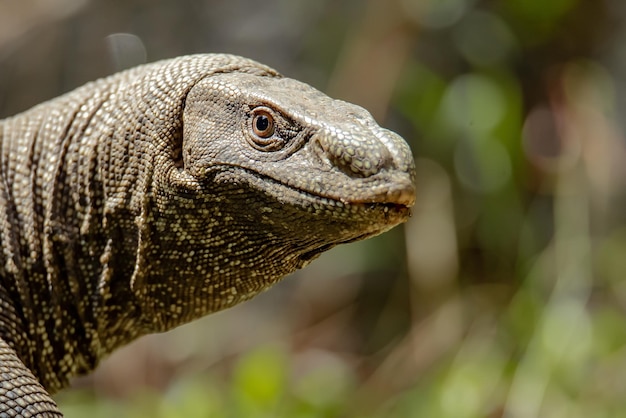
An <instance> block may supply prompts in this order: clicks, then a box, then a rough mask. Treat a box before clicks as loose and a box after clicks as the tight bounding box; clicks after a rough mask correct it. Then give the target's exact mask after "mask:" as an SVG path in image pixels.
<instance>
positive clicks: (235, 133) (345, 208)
mask: <svg viewBox="0 0 626 418" xmlns="http://www.w3.org/2000/svg"><path fill="white" fill-rule="evenodd" d="M183 125H184V142H183V149H182V164H183V167H184V169H185V170H187V172H189V173H190V174H191V176H192V177H194V178H196V179H206V178H210V179H211V181H218V182H219V181H225V182H228V181H231V179H232V178H233V177H235V176H233V175H232V173H237V175H236V177H237V178H240V179H241V180H243V179H246V181H247V182H248V187H251V188H252V189H258V190H262V191H263V193H264V194H266V195H267V196H268V197H269V198H270V199H271V200H273V201H274V202H276V205H275V206H276V209H277V213H275V214H274V215H273V216H274V217H276V218H277V219H281V217H284V218H282V219H284V223H285V224H284V229H285V231H286V232H289V230H291V229H294V228H295V230H301V229H302V228H303V227H304V225H300V224H298V223H297V222H294V221H295V219H293V218H290V217H288V216H285V215H288V214H289V212H290V211H295V212H299V213H300V214H299V215H298V218H299V219H302V223H306V224H307V225H312V226H313V228H312V230H311V231H310V233H311V234H313V235H315V234H321V235H325V236H323V238H322V239H321V241H323V243H322V244H321V246H320V247H319V248H312V249H310V250H307V251H305V252H304V253H303V254H301V258H302V259H310V258H311V257H312V256H313V255H315V254H319V252H320V251H319V249H320V248H322V249H327V248H329V247H330V246H332V245H334V244H337V243H341V242H347V241H354V240H357V239H362V238H366V237H369V236H372V235H376V234H378V233H381V232H383V231H386V230H388V229H389V228H391V227H393V226H395V225H397V224H399V223H401V222H403V221H405V220H406V219H407V218H408V216H409V215H410V208H411V206H412V205H413V203H414V202H415V186H414V180H415V168H414V163H413V157H412V154H411V150H410V149H409V147H408V145H407V143H406V142H405V141H404V140H403V139H402V138H401V137H400V136H398V135H397V134H395V133H393V132H391V131H389V130H387V129H384V128H381V127H380V126H379V125H378V124H377V123H376V122H375V121H374V119H373V118H372V116H371V115H370V114H369V113H368V112H367V111H366V110H365V109H363V108H361V107H359V106H356V105H353V104H350V103H347V102H344V101H340V100H334V99H332V98H330V97H328V96H326V95H325V94H323V93H321V92H319V91H318V90H316V89H314V88H312V87H310V86H309V85H307V84H304V83H301V82H299V81H296V80H293V79H289V78H282V77H262V76H258V75H249V74H237V73H230V74H219V75H215V76H212V77H207V78H205V79H203V80H202V81H200V82H199V83H198V84H196V86H194V87H193V88H192V89H191V91H190V92H189V94H188V96H187V100H186V106H185V111H184V117H183ZM220 179H222V180H220ZM305 213H306V214H307V215H306V216H308V219H307V218H306V217H305V215H304V214H305ZM258 215H259V218H261V217H263V216H264V215H263V213H259V214H258ZM265 216H267V217H270V216H271V215H269V212H268V213H267V214H266V215H265ZM294 216H295V215H294ZM274 221H275V220H274ZM257 225H258V224H257ZM325 233H326V234H325ZM291 234H292V235H297V234H296V231H292V232H291Z"/></svg>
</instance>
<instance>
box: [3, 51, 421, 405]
mask: <svg viewBox="0 0 626 418" xmlns="http://www.w3.org/2000/svg"><path fill="white" fill-rule="evenodd" d="M0 144H1V150H0V247H1V251H0V417H2V416H61V414H60V412H59V411H58V410H57V408H56V406H55V404H54V401H53V400H52V399H51V398H50V397H49V395H48V394H52V393H54V392H56V391H58V390H60V389H61V388H63V387H65V386H67V384H68V381H69V379H70V378H71V377H73V376H76V375H80V374H84V373H87V372H89V371H90V370H93V369H94V368H95V367H96V366H97V364H98V362H99V360H100V359H102V358H103V357H104V356H106V355H107V354H108V353H110V352H111V351H113V350H114V349H116V348H117V347H120V346H122V345H124V344H127V343H128V342H130V341H132V340H133V339H135V338H137V337H139V336H141V335H144V334H147V333H152V332H161V331H165V330H169V329H171V328H173V327H175V326H178V325H180V324H183V323H186V322H189V321H191V320H193V319H196V318H199V317H201V316H204V315H206V314H208V313H211V312H215V311H218V310H221V309H225V308H228V307H230V306H233V305H235V304H237V303H239V302H242V301H244V300H246V299H249V298H251V297H252V296H254V295H255V294H257V293H259V292H261V291H263V290H265V289H267V288H268V287H270V286H271V285H272V284H274V283H276V282H277V281H278V280H280V279H281V278H282V277H284V276H285V275H287V274H289V273H291V272H293V271H294V270H296V269H298V268H301V267H303V266H305V265H306V264H308V263H309V262H310V261H311V260H312V259H314V258H315V257H316V256H317V255H319V254H320V253H321V252H323V251H325V250H327V249H329V248H331V247H333V246H335V245H337V244H340V243H344V242H350V241H355V240H359V239H364V238H367V237H370V236H373V235H376V234H379V233H381V232H384V231H386V230H388V229H390V228H392V227H393V226H395V225H397V224H399V223H401V222H403V221H405V220H406V219H407V217H408V216H409V210H410V207H411V206H412V205H413V202H414V200H415V189H414V186H413V182H414V176H415V174H414V166H413V158H412V156H411V153H410V150H409V148H408V146H407V144H406V143H405V142H404V140H402V138H400V137H399V136H397V135H396V134H394V133H392V132H390V131H388V130H385V129H383V128H381V127H379V126H378V125H377V124H376V123H375V122H374V120H373V119H372V118H371V116H370V115H369V114H368V113H367V112H366V111H365V110H363V109H362V108H360V107H358V106H355V105H352V104H349V103H345V102H342V101H338V100H333V99H331V98H329V97H327V96H325V95H324V94H322V93H320V92H319V91H317V90H315V89H313V88H311V87H310V86H308V85H306V84H304V83H300V82H298V81H295V80H292V79H289V78H284V77H282V76H281V75H279V74H278V73H277V72H276V71H274V70H273V69H271V68H269V67H266V66H264V65H261V64H259V63H256V62H254V61H251V60H248V59H245V58H241V57H236V56H231V55H221V54H214V55H193V56H187V57H180V58H176V59H172V60H166V61H161V62H157V63H153V64H147V65H144V66H140V67H137V68H134V69H131V70H127V71H125V72H122V73H119V74H115V75H113V76H110V77H107V78H104V79H101V80H98V81H95V82H92V83H89V84H86V85H85V86H83V87H80V88H78V89H76V90H74V91H72V92H70V93H67V94H65V95H63V96H60V97H58V98H56V99H53V100H51V101H48V102H45V103H42V104H40V105H38V106H35V107H34V108H32V109H30V110H28V111H26V112H24V113H21V114H19V115H16V116H13V117H11V118H8V119H5V120H2V121H0Z"/></svg>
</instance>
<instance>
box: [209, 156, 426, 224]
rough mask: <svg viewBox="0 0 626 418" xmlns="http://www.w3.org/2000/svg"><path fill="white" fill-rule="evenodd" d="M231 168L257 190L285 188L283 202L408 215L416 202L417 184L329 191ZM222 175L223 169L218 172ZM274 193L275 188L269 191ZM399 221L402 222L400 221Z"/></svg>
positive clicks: (319, 208) (313, 208)
mask: <svg viewBox="0 0 626 418" xmlns="http://www.w3.org/2000/svg"><path fill="white" fill-rule="evenodd" d="M222 167H226V168H228V169H231V170H232V169H236V170H237V171H239V172H240V173H241V174H243V175H244V176H245V177H246V178H247V179H248V181H249V182H250V183H251V185H254V186H255V189H257V190H268V191H271V190H281V193H279V196H275V197H276V199H277V200H278V201H280V202H281V203H283V204H299V205H300V206H303V207H304V208H308V209H312V210H323V209H327V210H330V211H335V212H341V211H351V212H353V213H355V214H356V213H357V212H370V213H372V214H373V213H377V212H379V213H382V214H389V215H392V214H395V215H399V216H400V217H405V219H404V220H406V218H408V217H409V216H410V212H411V207H412V206H413V203H414V202H415V188H414V186H413V185H412V184H403V185H400V186H398V185H390V186H389V187H388V188H387V189H385V190H382V191H380V190H379V191H378V192H375V193H374V192H372V193H369V192H367V191H362V192H361V193H359V196H346V197H342V198H338V197H337V196H334V195H331V194H325V193H316V192H314V191H312V190H308V189H305V188H300V187H297V186H294V185H292V184H290V183H288V182H285V181H283V180H280V179H277V178H274V177H272V176H268V175H267V174H262V173H259V172H257V171H254V170H251V169H249V168H247V167H242V166H239V165H230V164H229V165H224V166H222ZM216 175H218V176H219V173H216ZM268 193H269V194H271V192H268ZM398 223H399V222H398Z"/></svg>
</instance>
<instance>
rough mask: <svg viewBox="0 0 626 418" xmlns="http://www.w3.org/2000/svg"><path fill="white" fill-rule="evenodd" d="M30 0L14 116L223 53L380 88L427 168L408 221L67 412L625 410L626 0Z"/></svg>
mask: <svg viewBox="0 0 626 418" xmlns="http://www.w3.org/2000/svg"><path fill="white" fill-rule="evenodd" d="M17 4H18V2H13V0H0V8H3V10H5V11H6V10H8V11H10V12H12V13H13V14H11V13H4V14H0V28H3V29H0V76H1V77H0V114H1V115H9V114H12V113H14V112H17V111H20V110H22V109H25V108H27V107H28V106H31V105H33V104H35V103H37V102H39V101H41V100H44V99H46V98H49V97H53V96H55V95H57V94H60V93H62V92H63V91H67V90H68V89H70V88H72V87H75V86H77V85H79V84H81V83H83V82H85V81H88V80H90V79H92V78H95V77H98V76H102V75H105V74H108V73H110V72H112V71H114V70H116V69H121V68H126V67H128V66H131V65H134V64H137V63H140V62H143V61H144V60H146V59H148V60H155V59H158V58H162V57H167V56H174V55H181V54H185V53H192V52H206V51H228V52H232V53H238V54H242V55H247V56H251V57H253V58H256V59H258V60H260V61H263V62H265V63H268V64H270V65H272V66H274V67H276V68H278V69H279V70H280V71H282V72H284V73H285V74H287V75H289V76H293V77H295V78H298V79H301V80H304V81H307V82H309V83H311V84H313V85H316V86H317V87H319V88H320V89H322V90H324V91H328V92H329V93H330V94H332V95H334V96H337V97H341V98H344V99H347V100H351V101H354V102H356V103H359V104H361V105H363V106H365V107H366V108H368V109H369V110H371V111H372V113H373V114H374V115H375V116H376V117H377V118H378V119H379V120H380V121H381V122H384V125H386V126H388V127H390V128H391V129H394V130H396V131H398V132H399V133H401V134H402V135H403V136H404V137H405V138H406V139H407V140H408V141H409V142H410V143H411V146H412V147H413V149H414V152H415V156H416V163H417V170H418V190H419V193H418V195H419V199H418V203H417V205H416V208H415V210H414V215H413V218H412V219H411V220H410V222H409V223H407V225H406V227H405V228H404V230H402V229H400V228H398V229H396V230H394V231H391V232H390V233H388V234H385V235H383V236H381V237H378V238H376V239H373V240H369V241H366V242H363V243H357V244H352V245H350V246H345V247H340V248H337V249H335V250H333V251H331V252H330V253H328V254H326V255H324V256H323V257H321V260H319V261H317V262H316V263H313V265H312V266H310V267H309V268H307V269H305V270H303V271H302V272H299V273H297V274H296V275H295V278H292V279H289V280H286V281H285V282H283V283H281V284H280V285H278V286H277V287H276V288H274V289H273V290H272V291H270V292H268V293H266V294H264V295H261V296H259V297H258V298H257V299H255V300H253V301H251V302H249V303H247V304H244V305H242V306H240V307H237V308H234V309H232V310H230V311H228V312H223V313H219V314H216V315H212V316H210V317H208V318H206V319H205V320H202V321H198V322H197V323H194V324H192V325H189V326H186V327H182V328H180V329H179V330H176V331H174V332H171V333H168V334H165V335H162V336H157V337H150V338H147V339H143V340H141V341H139V342H138V343H137V344H133V345H131V346H130V347H128V348H127V349H125V350H122V351H121V352H120V353H116V354H115V355H113V356H112V358H111V359H110V360H108V361H106V362H105V364H104V365H103V367H101V368H100V370H99V371H98V372H97V373H96V374H95V375H94V376H92V377H90V378H87V379H83V380H78V381H77V382H76V383H75V386H76V389H75V390H73V391H65V392H63V393H61V394H59V395H57V399H58V400H59V403H60V405H61V407H62V409H63V410H64V411H65V413H66V414H67V416H68V417H70V418H71V417H82V416H94V417H98V416H102V417H104V416H107V417H108V416H119V417H144V416H153V417H276V416H282V417H286V416H289V417H372V418H373V417H454V418H459V417H501V416H502V417H538V416H541V417H589V416H593V417H620V416H626V397H624V393H626V377H624V376H626V316H625V310H626V280H624V273H625V272H626V261H625V260H626V257H625V256H623V255H622V254H626V227H625V226H624V225H625V224H624V204H625V203H626V199H625V197H626V196H625V194H624V190H625V188H624V180H625V179H626V170H625V169H624V167H626V165H624V163H625V161H624V159H625V158H624V157H625V155H626V154H625V153H624V135H623V132H624V127H625V118H624V117H623V116H622V115H624V114H625V110H626V109H625V106H626V102H625V101H624V97H626V95H624V89H626V76H625V74H626V55H625V54H624V52H623V51H624V50H623V45H624V42H625V41H626V30H625V29H623V25H622V23H623V20H624V19H623V18H624V16H625V13H626V3H624V2H622V1H621V0H598V1H591V0H552V1H547V2H539V1H527V0H440V1H435V0H369V1H367V2H364V1H357V0H341V1H331V0H324V1H321V0H320V1H317V2H288V1H287V0H268V1H265V2H263V3H262V4H261V3H256V2H253V1H252V0H236V1H226V0H223V1H217V0H216V1H208V0H206V1H191V0H185V1H180V2H176V1H173V0H158V1H154V2H147V1H141V0H132V1H125V2H121V1H110V2H98V1H88V0H82V1H78V0H55V1H50V2H49V3H46V2H33V5H32V7H31V8H29V7H28V5H29V4H30V3H29V2H19V4H21V6H16V5H17ZM53 6H54V7H53ZM51 10H54V13H52V12H51ZM15 22H21V24H19V25H18V24H15ZM11 24H12V25H11ZM11 29H12V32H11Z"/></svg>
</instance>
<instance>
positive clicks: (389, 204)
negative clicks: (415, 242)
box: [222, 164, 415, 211]
mask: <svg viewBox="0 0 626 418" xmlns="http://www.w3.org/2000/svg"><path fill="white" fill-rule="evenodd" d="M222 167H229V168H235V169H237V170H241V171H243V172H245V173H247V174H248V175H251V176H252V177H255V178H260V179H263V180H267V181H271V182H272V183H275V184H278V185H280V186H282V187H285V188H287V189H289V190H292V191H293V192H295V193H298V194H299V195H303V196H306V197H308V198H310V199H314V200H316V201H318V202H319V200H320V199H321V200H322V203H325V202H324V201H323V200H326V201H328V202H327V205H328V206H335V207H342V206H344V207H345V206H355V207H372V206H379V207H384V208H390V209H395V210H397V211H404V210H409V209H410V208H411V207H412V206H413V201H414V200H415V196H414V195H412V197H409V199H407V203H404V202H393V201H384V200H381V198H380V195H378V200H377V199H376V198H372V199H371V200H368V199H355V200H352V201H351V200H346V199H339V198H336V197H333V196H328V195H322V194H316V193H314V192H312V191H310V190H302V189H298V188H297V187H294V186H292V185H290V184H288V183H285V182H283V181H280V180H278V179H276V178H274V177H272V176H268V175H267V174H262V173H259V172H258V171H254V170H251V169H249V168H247V167H243V166H240V165H235V164H224V165H222ZM399 196H401V197H402V200H404V197H405V194H403V193H400V194H399ZM399 200H400V199H399ZM330 202H332V203H330Z"/></svg>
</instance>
